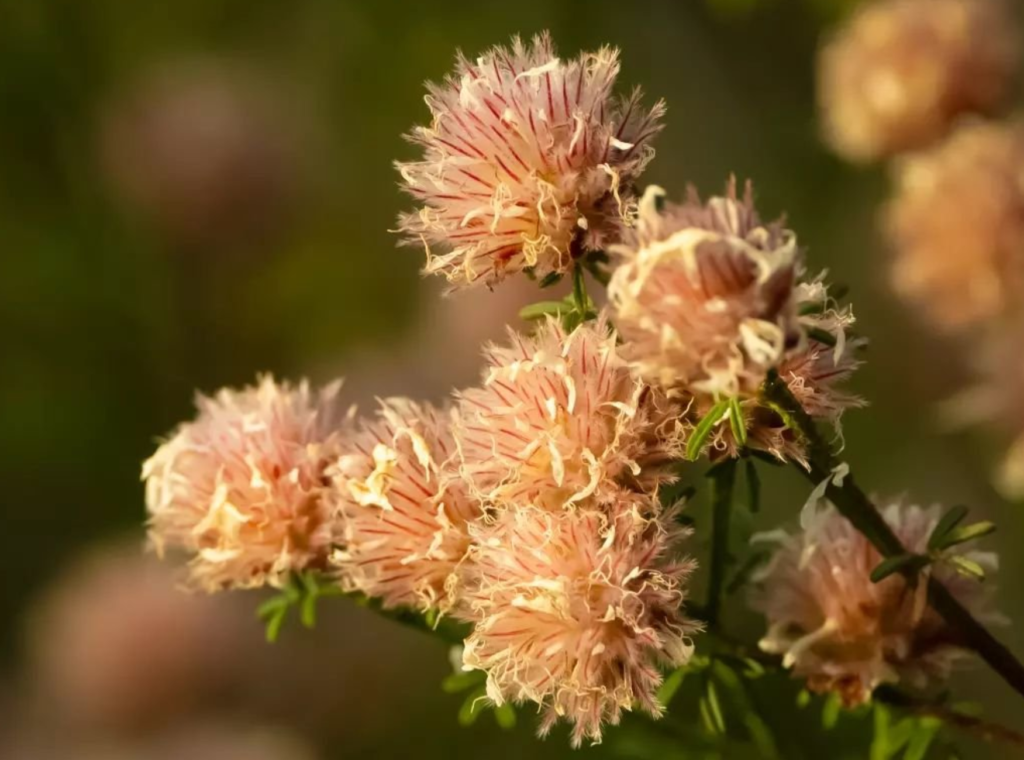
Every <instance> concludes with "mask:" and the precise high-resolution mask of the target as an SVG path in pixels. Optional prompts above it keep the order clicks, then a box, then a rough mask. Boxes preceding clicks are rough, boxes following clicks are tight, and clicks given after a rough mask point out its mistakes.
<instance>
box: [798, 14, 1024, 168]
mask: <svg viewBox="0 0 1024 760" xmlns="http://www.w3.org/2000/svg"><path fill="white" fill-rule="evenodd" d="M1009 5H1010V4H1009V3H1008V2H1006V1H1005V0H874V1H873V2H867V3H864V4H863V6H862V7H860V8H858V9H857V11H856V12H855V13H854V14H853V17H852V18H851V20H850V22H849V23H848V24H846V25H845V26H843V27H842V28H841V29H840V31H839V33H838V34H837V35H836V36H835V37H834V38H833V39H831V40H830V41H829V42H828V44H826V45H825V46H824V47H823V48H822V52H821V57H820V62H819V66H820V69H819V78H818V93H819V101H820V104H821V110H822V118H823V119H824V122H825V131H826V136H827V137H828V139H829V141H830V142H831V143H832V145H833V147H834V148H835V150H836V151H837V152H838V153H840V154H842V155H843V156H844V157H846V158H847V159H849V160H851V161H871V160H875V159H878V158H882V157H886V156H890V155H893V154H896V153H900V152H903V151H907V150H915V149H918V148H923V147H925V146H926V145H927V144H928V143H930V142H932V141H934V140H936V139H938V138H940V137H942V136H943V135H944V134H945V132H946V131H947V130H948V129H949V127H950V126H951V125H952V124H953V122H954V121H955V120H956V118H957V117H958V116H960V115H962V114H965V113H983V114H987V113H992V112H993V111H995V110H997V109H998V107H999V106H1000V104H1001V103H1002V102H1003V101H1004V100H1005V99H1006V96H1007V95H1008V94H1010V92H1011V90H1012V84H1013V78H1014V71H1015V69H1016V66H1017V63H1018V60H1019V56H1018V51H1017V39H1016V34H1015V32H1014V30H1015V28H1016V24H1015V23H1014V20H1013V18H1012V15H1011V13H1010V8H1009Z"/></svg>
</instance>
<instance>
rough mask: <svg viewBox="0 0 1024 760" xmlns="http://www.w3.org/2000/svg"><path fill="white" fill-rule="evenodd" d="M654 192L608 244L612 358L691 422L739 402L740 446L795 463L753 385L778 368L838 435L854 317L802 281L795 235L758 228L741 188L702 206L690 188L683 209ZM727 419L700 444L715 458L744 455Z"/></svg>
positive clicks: (790, 444)
mask: <svg viewBox="0 0 1024 760" xmlns="http://www.w3.org/2000/svg"><path fill="white" fill-rule="evenodd" d="M662 194H663V191H662V190H661V189H660V188H656V187H655V188H648V190H647V192H646V193H645V194H644V198H643V200H642V202H641V207H640V220H639V224H638V227H637V230H636V232H635V233H632V234H628V235H627V241H626V242H625V243H624V244H623V245H620V246H615V247H613V249H612V250H613V252H614V253H615V254H616V255H617V257H618V262H619V266H618V268H617V269H615V271H614V273H613V274H612V279H611V283H610V284H609V289H608V292H609V297H610V299H611V304H612V310H613V312H614V318H615V323H616V326H617V327H618V329H619V332H620V334H621V336H622V338H623V345H622V346H621V348H620V353H621V354H622V355H623V356H624V357H625V358H626V359H627V360H628V361H629V362H630V363H631V365H632V367H633V369H634V371H635V372H636V373H637V374H638V375H640V376H641V377H644V378H646V379H647V380H648V381H649V382H651V383H654V384H656V385H660V386H662V387H664V388H665V389H666V390H667V392H668V393H669V394H670V395H671V396H673V397H674V398H675V399H676V400H677V401H678V403H679V406H680V407H684V408H685V417H684V424H685V425H686V426H687V427H689V428H691V429H692V428H694V427H696V426H697V425H698V424H699V422H700V421H701V420H702V419H704V418H705V417H706V416H707V415H709V414H711V413H712V412H713V411H715V410H717V409H719V408H720V407H718V406H717V405H718V404H719V403H720V402H721V401H722V400H723V399H735V400H736V402H737V406H736V409H738V410H739V415H740V416H742V419H741V420H738V421H737V424H739V425H742V427H743V428H744V429H745V431H746V434H745V436H746V438H747V441H746V444H745V445H746V446H748V447H751V448H756V449H761V450H763V451H766V452H769V453H771V454H773V455H775V456H776V457H778V458H780V459H787V458H792V459H796V460H797V461H803V459H804V453H803V450H802V447H801V445H800V443H799V441H798V440H797V439H796V438H795V436H794V435H793V433H792V431H789V430H787V429H786V427H785V425H784V423H783V421H782V419H781V418H780V417H779V416H778V415H777V414H776V413H775V412H773V411H771V410H770V409H767V408H766V407H764V406H763V405H762V401H761V397H760V391H761V387H762V385H763V383H764V380H765V379H766V378H767V376H768V373H769V372H770V371H772V370H774V371H777V372H778V373H779V375H780V376H781V377H782V378H783V379H784V380H785V381H786V382H787V383H788V384H789V386H790V390H791V391H793V393H794V394H795V395H796V396H797V398H798V399H799V400H800V401H801V402H802V403H804V405H805V407H806V409H807V411H808V413H809V414H811V415H812V416H813V417H815V418H818V419H821V420H822V421H824V422H827V423H829V424H832V425H834V426H836V427H837V428H838V425H839V419H840V416H841V414H842V412H843V411H844V410H845V409H846V408H848V407H851V406H858V405H860V403H861V402H860V401H859V400H858V399H857V398H856V397H854V396H851V395H849V394H846V393H844V392H842V391H841V390H840V389H839V388H838V385H839V383H841V382H842V381H843V380H845V379H846V378H847V377H848V376H849V375H850V374H851V373H852V372H853V370H854V369H856V367H857V366H858V364H859V360H858V359H857V358H856V351H857V349H859V348H860V347H862V346H863V343H864V341H863V340H860V339H856V338H854V339H849V340H848V338H847V330H848V329H849V328H850V327H851V326H852V325H853V322H854V318H853V313H852V311H851V310H850V309H849V308H848V307H841V306H839V304H838V303H836V301H835V299H833V298H831V297H830V296H829V294H828V289H827V286H826V285H825V283H824V279H823V277H818V278H817V279H814V280H809V281H803V280H802V277H803V267H802V259H801V255H800V251H799V249H798V248H797V245H796V239H795V236H794V234H793V233H792V232H791V231H789V230H786V229H784V228H783V227H782V225H781V223H778V222H776V223H774V224H764V223H763V222H762V221H761V218H760V216H759V215H758V213H757V210H756V209H755V208H754V205H753V198H752V190H751V187H750V184H749V183H748V184H747V187H746V192H745V195H744V197H743V198H742V199H740V198H739V197H738V196H737V193H736V184H735V181H730V183H729V185H728V187H727V192H726V195H725V196H723V197H718V198H712V199H711V200H709V201H708V202H707V203H702V202H701V201H700V199H699V198H698V197H697V194H696V192H695V191H694V190H692V189H691V190H690V196H689V198H688V200H687V202H686V203H684V204H682V205H673V204H669V205H667V206H666V207H665V208H664V209H659V208H658V200H659V198H660V197H661V196H662ZM715 413H716V414H717V413H718V412H717V411H715ZM729 414H730V415H732V414H734V412H730V413H729ZM729 420H730V417H728V416H726V415H724V414H721V415H720V419H719V422H718V424H717V425H716V426H715V427H714V428H713V430H712V434H711V436H710V438H709V439H708V442H707V444H706V447H707V449H708V451H709V453H710V454H711V455H712V456H714V457H716V458H718V457H722V456H736V455H737V454H738V453H739V451H740V449H741V448H742V446H741V444H740V442H739V441H737V440H736V437H735V435H734V434H733V424H732V423H731V422H730V421H729Z"/></svg>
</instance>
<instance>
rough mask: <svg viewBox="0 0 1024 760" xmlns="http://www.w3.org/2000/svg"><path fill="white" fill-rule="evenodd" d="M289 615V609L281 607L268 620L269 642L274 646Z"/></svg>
mask: <svg viewBox="0 0 1024 760" xmlns="http://www.w3.org/2000/svg"><path fill="white" fill-rule="evenodd" d="M287 615H288V607H281V608H280V609H279V610H277V611H276V612H275V613H273V614H272V615H271V616H270V617H269V618H268V619H267V642H268V643H270V644H273V643H274V642H276V641H277V638H278V636H280V635H281V626H283V625H284V619H285V617H286V616H287Z"/></svg>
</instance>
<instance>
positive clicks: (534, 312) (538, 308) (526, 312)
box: [519, 301, 569, 322]
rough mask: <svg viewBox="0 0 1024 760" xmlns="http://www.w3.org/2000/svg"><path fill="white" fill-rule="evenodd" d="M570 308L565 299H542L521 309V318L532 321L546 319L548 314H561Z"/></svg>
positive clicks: (556, 315)
mask: <svg viewBox="0 0 1024 760" xmlns="http://www.w3.org/2000/svg"><path fill="white" fill-rule="evenodd" d="M568 309H569V307H567V306H566V304H565V302H564V301H540V302H538V303H531V304H530V305H529V306H524V307H523V308H522V309H520V310H519V318H520V319H524V320H526V321H527V322H532V321H534V320H537V319H544V318H545V317H547V316H553V317H558V316H561V315H562V313H564V312H566V311H568Z"/></svg>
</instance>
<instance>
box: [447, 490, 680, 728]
mask: <svg viewBox="0 0 1024 760" xmlns="http://www.w3.org/2000/svg"><path fill="white" fill-rule="evenodd" d="M635 498H636V497H634V499H635ZM648 511H650V510H649V507H647V506H637V505H636V504H630V503H629V502H628V501H627V500H626V499H624V500H623V501H620V502H619V504H618V509H616V510H615V511H614V512H613V513H612V514H610V515H609V514H608V513H601V512H597V511H594V510H587V509H572V510H563V511H560V512H550V511H547V510H544V509H536V508H532V507H525V508H521V509H515V510H502V511H500V512H498V513H497V514H496V515H495V516H494V517H493V518H492V519H490V520H487V521H484V522H481V523H478V524H476V525H474V526H473V527H472V529H471V530H472V532H473V537H474V539H475V540H474V544H473V547H472V549H471V550H470V561H469V562H468V563H467V565H466V567H465V568H464V570H463V574H464V575H465V586H466V590H465V593H464V601H463V610H462V613H463V615H464V616H465V617H466V618H467V619H468V620H470V621H472V622H473V623H474V624H475V625H474V628H473V632H472V633H471V634H470V636H469V637H468V638H467V639H466V645H465V650H464V653H463V658H464V667H465V668H466V669H467V670H483V671H486V673H487V696H488V697H489V698H490V699H491V700H492V701H493V702H494V703H495V704H498V705H501V704H504V703H505V702H506V701H513V702H522V701H531V702H536V703H538V704H539V705H541V706H542V708H543V710H544V718H543V721H542V723H541V728H540V732H541V734H542V735H543V734H545V733H547V731H548V730H549V729H550V728H551V726H552V725H553V724H554V723H555V722H556V721H557V720H558V719H559V718H561V717H564V718H566V719H567V720H569V721H570V722H572V723H573V724H574V727H573V732H572V741H573V745H574V746H578V745H579V744H580V743H581V742H582V740H583V738H584V737H586V738H589V739H591V740H592V741H594V742H598V741H600V739H601V726H602V724H603V723H610V724H612V725H615V724H617V723H618V722H619V720H620V718H621V715H622V711H623V710H630V709H632V706H633V705H634V704H638V705H639V706H640V707H641V708H643V709H644V710H645V711H647V712H649V713H650V714H651V715H654V716H659V715H660V714H661V711H662V707H661V705H659V704H658V702H657V700H656V697H655V692H656V691H657V688H658V686H659V684H660V683H661V675H660V673H659V671H658V666H659V665H667V666H680V665H683V664H685V663H686V662H687V661H688V660H689V659H690V656H691V655H692V653H693V645H692V643H691V641H690V635H691V634H693V633H694V632H696V631H697V630H698V628H699V626H698V625H697V624H696V623H694V622H692V621H690V620H687V619H686V618H685V617H684V616H683V614H682V612H681V610H680V606H681V604H682V602H683V600H684V599H685V585H686V582H687V578H688V576H689V574H690V572H691V571H692V570H693V567H694V563H693V562H692V561H690V560H682V561H677V560H674V559H672V558H670V557H669V556H668V555H669V552H670V551H671V550H672V549H673V548H674V546H675V545H676V542H677V541H678V539H680V538H681V537H682V535H683V534H684V531H682V530H681V529H680V528H678V527H676V526H674V525H673V521H672V516H671V514H668V515H667V516H665V517H662V518H660V519H652V518H648V517H645V516H644V513H645V512H648Z"/></svg>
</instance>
